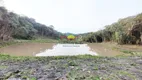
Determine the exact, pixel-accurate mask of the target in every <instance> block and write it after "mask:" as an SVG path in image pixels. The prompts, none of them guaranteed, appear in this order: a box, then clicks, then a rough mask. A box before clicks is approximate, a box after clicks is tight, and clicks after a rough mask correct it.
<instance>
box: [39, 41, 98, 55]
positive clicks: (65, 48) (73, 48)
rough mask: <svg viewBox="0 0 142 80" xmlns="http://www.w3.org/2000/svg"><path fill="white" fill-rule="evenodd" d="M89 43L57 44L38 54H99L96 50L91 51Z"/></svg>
mask: <svg viewBox="0 0 142 80" xmlns="http://www.w3.org/2000/svg"><path fill="white" fill-rule="evenodd" d="M90 50H91V49H90V47H89V46H88V45H87V44H57V45H54V46H53V49H47V50H45V51H43V52H40V53H38V54H36V56H72V55H83V54H90V55H97V53H96V52H93V51H90Z"/></svg>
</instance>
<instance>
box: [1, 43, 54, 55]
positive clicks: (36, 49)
mask: <svg viewBox="0 0 142 80" xmlns="http://www.w3.org/2000/svg"><path fill="white" fill-rule="evenodd" d="M54 45H55V44H54V43H22V44H16V45H11V46H8V47H3V48H0V53H5V54H9V55H12V56H35V55H36V54H37V53H40V52H41V51H44V50H46V49H52V47H53V46H54Z"/></svg>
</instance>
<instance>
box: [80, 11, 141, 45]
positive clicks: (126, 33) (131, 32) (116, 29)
mask: <svg viewBox="0 0 142 80" xmlns="http://www.w3.org/2000/svg"><path fill="white" fill-rule="evenodd" d="M81 35H82V36H83V41H85V42H91V43H93V42H108V41H112V42H117V43H118V44H142V13H141V14H138V15H136V16H130V17H127V18H124V19H119V20H118V21H117V22H115V23H113V24H111V25H106V26H105V29H103V30H99V31H97V32H90V33H85V34H81Z"/></svg>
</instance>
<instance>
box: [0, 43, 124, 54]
mask: <svg viewBox="0 0 142 80" xmlns="http://www.w3.org/2000/svg"><path fill="white" fill-rule="evenodd" d="M109 46H111V45H108V44H104V43H103V44H101V43H90V44H56V43H21V44H15V45H10V46H7V47H3V48H0V53H3V54H8V55H11V56H72V55H83V54H90V55H95V56H96V55H99V56H117V55H121V54H122V53H121V52H119V51H116V50H114V49H113V48H111V47H109Z"/></svg>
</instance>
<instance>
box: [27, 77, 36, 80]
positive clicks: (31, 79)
mask: <svg viewBox="0 0 142 80" xmlns="http://www.w3.org/2000/svg"><path fill="white" fill-rule="evenodd" d="M29 80H37V79H36V78H34V77H32V78H30V79H29Z"/></svg>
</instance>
